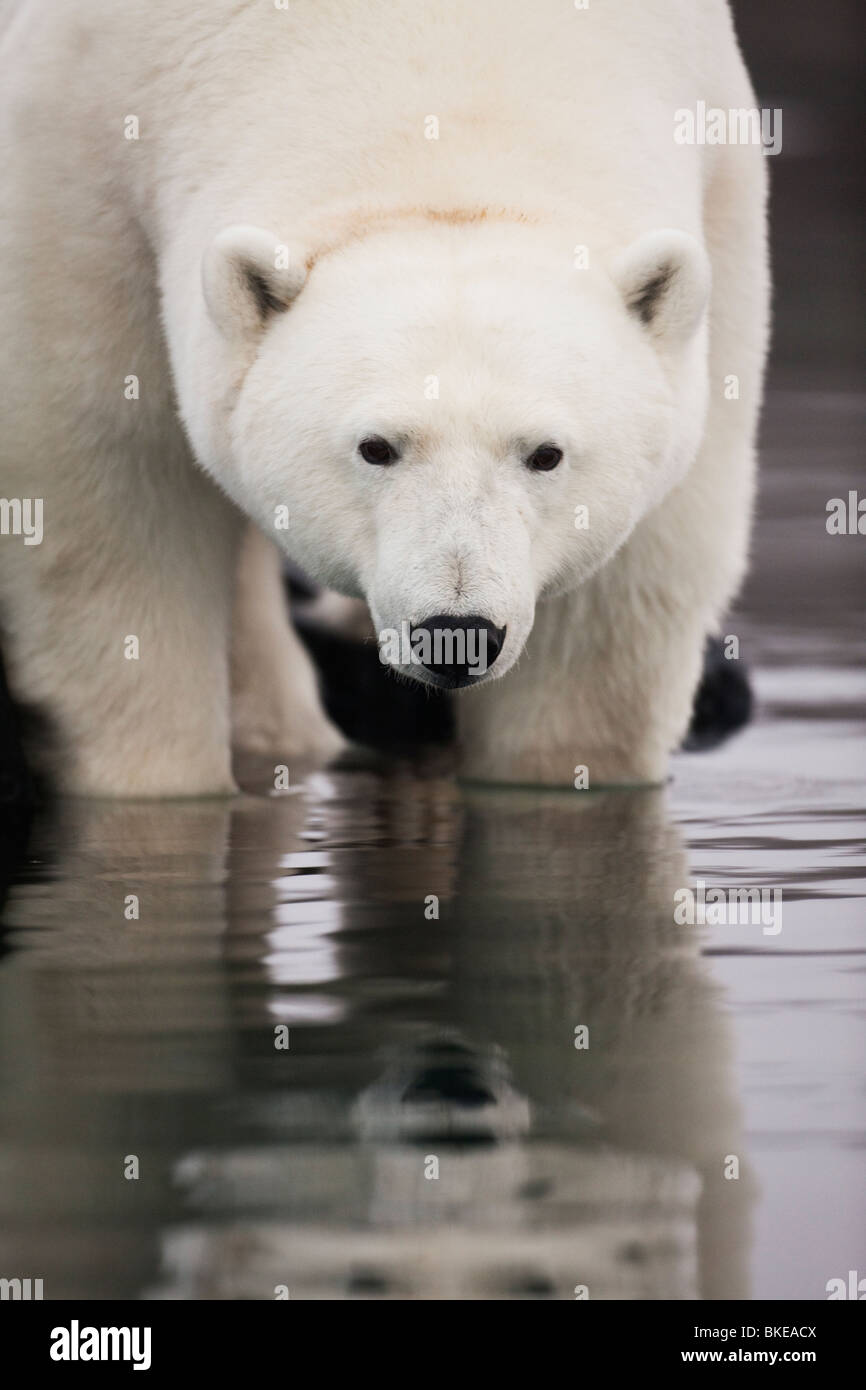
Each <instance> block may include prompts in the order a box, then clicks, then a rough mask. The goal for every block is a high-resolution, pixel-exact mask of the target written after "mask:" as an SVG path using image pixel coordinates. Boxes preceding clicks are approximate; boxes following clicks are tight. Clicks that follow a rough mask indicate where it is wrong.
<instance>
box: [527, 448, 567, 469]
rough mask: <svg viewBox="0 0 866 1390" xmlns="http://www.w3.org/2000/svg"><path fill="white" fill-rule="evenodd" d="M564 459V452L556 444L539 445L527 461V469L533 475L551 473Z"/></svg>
mask: <svg viewBox="0 0 866 1390" xmlns="http://www.w3.org/2000/svg"><path fill="white" fill-rule="evenodd" d="M561 459H562V450H561V449H558V448H557V447H556V445H555V444H539V446H538V448H537V449H535V450H533V452H532V453H531V454H530V455H529V458H528V459H527V460H526V467H527V468H531V469H532V471H533V473H549V472H550V470H551V468H555V467H556V465H557V464H558V463H559V462H560V461H561Z"/></svg>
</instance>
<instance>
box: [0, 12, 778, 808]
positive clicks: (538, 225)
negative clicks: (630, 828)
mask: <svg viewBox="0 0 866 1390" xmlns="http://www.w3.org/2000/svg"><path fill="white" fill-rule="evenodd" d="M2 66H3V77H4V82H3V88H4V96H3V98H2V107H0V120H2V136H0V138H2V154H3V162H4V168H5V169H6V170H7V174H6V178H7V188H6V196H5V197H4V215H5V218H6V220H5V222H4V225H3V229H2V238H3V241H2V247H0V252H2V254H0V307H2V313H3V320H2V321H3V324H4V330H3V344H2V354H3V360H2V363H0V369H2V373H3V377H4V380H5V381H6V383H7V391H6V400H7V402H8V403H7V405H6V406H5V407H4V412H3V421H2V429H3V475H2V493H3V495H6V496H14V495H20V496H36V495H38V496H42V497H44V500H45V539H44V542H43V544H42V545H41V546H39V547H29V548H26V549H24V548H22V547H21V546H20V545H18V546H17V547H16V545H14V544H12V543H10V539H9V538H5V537H4V538H3V539H2V541H0V566H2V582H3V615H2V616H3V622H4V625H5V636H6V640H7V645H8V654H9V661H10V671H11V679H12V683H13V688H14V689H15V691H16V693H18V694H20V695H22V696H24V697H26V698H29V699H33V700H37V701H41V702H43V703H45V704H47V705H48V706H49V707H50V708H51V709H52V710H53V711H54V713H55V714H56V716H57V717H58V719H59V722H60V728H61V731H62V733H63V734H64V735H65V736H66V747H67V749H68V758H67V761H66V763H65V766H64V769H63V770H64V774H65V781H66V784H67V785H68V786H69V787H71V788H72V789H73V790H78V791H85V792H96V793H104V794H112V795H115V794H130V793H138V794H156V795H161V794H162V795H164V794H181V793H188V794H195V793H204V792H220V791H224V790H226V789H228V788H229V787H230V786H231V774H230V767H229V735H230V727H231V723H232V718H231V715H230V711H229V650H230V646H231V645H232V638H231V629H232V612H233V604H234V587H233V582H232V581H233V575H234V569H235V563H236V556H237V552H238V535H239V529H238V513H237V511H236V508H235V506H233V505H232V503H234V504H236V506H237V508H238V509H240V511H241V512H243V513H246V515H247V516H249V517H250V518H252V520H253V521H254V522H255V523H257V525H258V526H259V527H260V528H261V529H262V530H263V531H264V532H265V533H266V534H268V535H270V536H273V538H274V539H275V540H276V541H278V542H279V543H281V544H282V545H283V546H284V548H285V549H286V551H287V553H288V554H289V555H291V556H292V558H294V559H295V560H296V561H297V562H299V563H300V564H301V565H303V566H304V567H305V568H306V569H307V570H308V571H310V573H311V574H312V575H313V576H314V577H316V578H317V579H318V580H320V581H321V582H322V583H324V584H326V585H328V586H330V587H331V588H334V589H337V590H339V591H340V592H342V593H344V594H347V595H353V596H357V597H363V598H365V599H366V600H367V602H368V603H369V605H370V609H371V612H372V616H373V621H374V624H375V626H376V628H377V630H381V629H383V628H386V627H399V625H400V623H401V622H402V621H408V622H410V623H411V622H417V621H419V620H422V619H424V618H425V617H428V616H430V615H432V614H436V613H443V612H444V613H451V614H456V615H459V614H481V615H482V616H485V617H487V618H489V619H490V620H491V621H492V622H494V623H495V624H496V625H497V626H507V637H506V641H505V645H504V647H503V651H502V654H501V656H500V657H499V660H498V661H497V662H496V664H495V665H494V666H493V667H492V668H491V670H490V673H489V677H488V679H487V680H486V681H485V682H484V683H482V684H481V685H480V686H479V688H477V689H474V690H472V691H469V692H466V693H465V694H463V695H461V696H460V697H459V714H460V731H461V745H462V750H463V766H464V769H465V771H467V772H468V773H470V774H473V775H477V776H481V777H486V778H493V779H505V780H530V781H532V780H537V781H543V782H552V783H564V784H568V783H570V781H571V780H572V776H573V769H574V767H575V765H577V764H586V765H587V766H588V768H589V772H590V779H591V784H598V783H600V782H608V781H643V780H657V779H659V778H661V777H663V775H664V770H665V765H666V759H667V756H668V753H669V751H670V750H671V748H672V747H674V746H675V745H676V743H677V742H678V740H679V739H680V737H681V735H682V733H683V731H684V728H685V725H686V723H687V720H688V714H689V709H690V703H691V698H692V693H693V690H694V686H695V682H696V680H697V677H698V673H699V669H700V654H701V649H702V645H703V640H704V637H705V634H706V633H707V632H708V631H709V630H711V629H712V628H713V626H714V625H715V624H716V623H717V621H718V620H719V618H720V616H721V614H722V612H723V611H724V608H725V606H726V604H727V603H728V602H729V600H730V598H731V596H732V593H733V592H734V590H735V588H736V586H737V584H738V582H739V579H740V577H741V575H742V572H743V568H744V564H745V558H746V546H747V538H748V532H749V520H750V513H751V502H752V490H753V438H754V431H755V424H756V416H757V410H758V405H759V397H760V389H761V374H762V366H763V359H764V353H765V343H766V330H767V271H766V245H765V243H766V237H765V221H764V170H763V160H762V155H761V153H760V150H758V149H756V148H755V147H753V146H710V147H702V146H683V145H678V144H676V143H675V141H674V138H673V128H674V112H675V110H676V109H677V108H678V107H682V106H686V105H688V104H689V102H692V101H694V100H698V99H705V100H706V101H707V102H710V103H712V104H718V105H721V106H725V107H728V106H746V105H749V104H750V103H751V102H752V96H751V92H750V88H749V83H748V79H747V76H746V74H745V72H744V69H743V65H742V62H741V59H740V56H739V52H738V50H737V46H736V42H735V39H734V37H733V34H732V30H731V24H730V19H729V15H728V11H727V7H726V5H725V4H724V3H722V0H617V3H613V2H612V0H611V3H608V4H604V5H592V6H590V7H589V8H588V9H587V10H581V11H578V10H576V9H573V8H572V7H570V6H569V5H568V4H566V3H562V0H538V2H537V3H535V4H533V5H531V6H528V5H526V4H525V3H523V0H477V3H475V4H473V5H471V6H468V5H463V4H460V3H458V0H443V3H440V4H437V5H435V6H432V7H429V6H415V5H404V4H399V3H397V0H369V3H366V4H364V5H363V6H359V5H355V4H351V3H349V0H316V3H313V0H293V3H292V5H291V6H290V7H289V9H288V10H278V9H277V8H276V7H275V6H274V7H271V6H269V5H267V4H265V3H248V4H244V5H238V4H235V3H229V0H209V3H208V4H207V5H188V6H178V5H176V4H174V3H171V2H170V0H156V2H155V3H151V4H150V5H148V6H117V5H116V4H114V3H109V0H81V3H78V4H76V5H75V6H69V5H68V4H63V3H61V0H39V3H38V4H37V3H35V0H34V3H28V0H24V3H22V4H21V5H20V6H18V7H17V9H16V11H15V17H14V18H13V19H12V21H11V23H10V25H9V27H8V29H7V32H6V35H5V39H4V43H3V51H2ZM73 68H74V70H75V74H76V85H75V91H76V99H75V101H74V102H73V101H70V99H69V87H68V83H67V80H66V78H67V75H68V73H69V71H70V70H71V69H73ZM130 114H133V115H135V116H137V117H138V120H139V123H140V139H139V140H138V141H129V140H126V139H124V138H123V128H124V120H125V118H126V117H127V116H128V115H130ZM431 116H435V117H436V119H437V120H438V136H439V138H438V139H435V140H430V139H427V138H425V132H426V133H429V132H430V121H429V118H430V117H431ZM578 246H585V247H587V248H588V253H589V266H588V268H586V269H576V268H575V259H574V258H575V247H578ZM660 272H664V273H665V275H666V277H667V278H666V288H665V290H664V292H663V293H662V294H661V297H660V299H659V302H658V304H657V305H656V310H655V315H654V317H653V318H652V320H651V321H650V322H648V323H644V322H643V321H642V319H641V317H640V314H639V313H638V312H637V310H636V308H635V300H636V299H639V297H640V290H641V287H642V286H643V285H645V284H646V283H647V281H648V280H651V279H652V277H653V276H654V275H658V274H659V273H660ZM256 286H257V287H258V294H256V293H255V292H254V288H255V287H256ZM710 286H712V290H711V298H710V299H709V302H708V295H709V294H710ZM263 289H264V290H265V291H266V301H267V304H268V305H269V306H270V307H268V308H267V309H266V311H262V308H261V303H262V298H261V291H262V290H263ZM166 349H167V350H166ZM129 373H135V374H136V375H138V376H139V379H140V382H141V397H140V400H138V401H136V402H131V401H127V400H125V399H124V395H123V382H124V378H125V377H126V376H127V375H128V374H129ZM730 374H735V375H736V376H737V377H738V378H739V398H738V399H736V400H728V399H726V398H725V394H724V380H725V378H726V377H727V376H728V375H730ZM432 378H436V380H437V382H438V396H433V395H432V392H431V387H430V383H431V379H432ZM431 396H432V398H431ZM175 400H176V402H177V407H178V409H179V415H180V420H181V421H182V425H183V428H182V427H181V423H180V422H179V421H178V418H177V415H176V413H175ZM371 433H376V434H382V435H384V436H386V437H387V438H389V439H393V440H396V441H398V442H399V444H400V447H401V459H400V461H399V462H398V463H397V464H395V465H393V466H391V467H389V468H376V467H372V466H371V465H369V464H367V463H365V462H364V461H363V460H362V459H361V458H360V456H359V455H358V452H357V445H358V443H359V441H360V440H361V439H362V438H363V437H364V436H365V435H367V434H371ZM547 441H550V442H554V443H556V444H558V445H559V446H560V447H561V448H562V449H563V450H564V455H565V457H564V459H563V462H562V463H561V464H560V466H559V468H558V469H556V470H555V471H553V472H551V473H546V474H534V473H531V472H530V471H529V470H528V469H527V468H526V467H525V462H524V460H525V457H526V456H527V454H528V453H529V452H531V450H532V449H533V448H535V447H536V446H537V445H538V444H540V443H543V442H547ZM229 498H230V499H232V501H231V502H230V501H229V500H227V499H229ZM581 505H585V506H588V508H589V514H590V526H589V529H588V530H578V529H575V526H574V515H575V507H576V506H581ZM284 507H288V509H289V514H290V524H289V527H288V530H285V531H284V530H279V529H276V528H275V525H274V523H275V518H276V516H277V514H278V509H280V508H284ZM266 587H268V591H269V593H270V595H271V598H270V599H269V600H263V602H265V601H267V602H268V603H269V604H270V612H271V618H270V619H268V620H266V621H265V623H264V627H265V630H266V632H267V634H268V638H267V642H266V643H264V646H269V647H270V648H271V659H270V661H267V660H264V661H263V663H262V671H263V672H266V670H267V668H269V669H270V674H269V675H267V674H263V676H262V679H263V681H266V682H267V685H268V688H269V689H270V690H271V692H272V694H271V695H270V696H267V697H265V699H264V701H263V702H259V706H258V708H257V709H255V710H254V712H253V714H252V715H251V716H250V718H249V720H245V718H244V717H243V715H242V714H241V715H240V722H239V717H238V715H239V711H240V709H241V707H242V704H243V702H242V701H238V702H237V711H236V717H235V721H234V727H235V730H236V733H237V735H238V738H239V741H241V742H244V741H246V742H247V743H252V745H253V746H255V747H257V748H258V749H259V750H261V748H262V744H263V742H266V741H267V740H268V739H269V738H271V737H272V738H274V739H275V740H277V741H282V742H283V743H290V744H291V745H292V747H295V746H296V745H297V738H296V736H295V734H294V730H293V729H289V728H288V727H287V725H294V724H297V723H302V724H303V723H305V722H308V720H307V715H308V714H309V711H310V706H311V702H312V698H313V694H312V686H311V680H310V672H309V669H308V668H307V667H306V666H304V667H301V668H300V673H299V674H296V675H295V676H292V675H291V674H290V671H291V670H292V669H294V670H295V671H296V672H298V671H299V668H298V667H297V661H298V653H297V650H296V646H297V644H293V643H292V640H291V636H290V633H289V629H288V627H287V625H286V623H285V616H284V614H280V613H279V612H278V611H277V610H276V609H275V604H276V600H275V599H274V597H273V595H274V592H275V586H274V585H273V583H271V584H270V585H269V586H266ZM241 588H242V589H243V585H242V586H241ZM248 588H249V586H247V590H248ZM244 609H245V610H246V611H247V613H249V612H250V611H251V610H250V604H249V602H248V601H247V602H246V604H239V605H237V606H236V608H235V626H237V621H238V614H239V613H241V614H242V612H243V611H244ZM254 610H255V605H254V604H253V605H252V611H253V614H254ZM240 621H241V622H243V621H244V619H243V617H242V616H241V619H240ZM278 633H280V634H282V635H281V636H280V637H278V636H277V635H276V634H278ZM126 634H136V635H138V637H139V640H140V647H141V658H140V660H139V661H138V662H127V661H126V660H125V659H124V656H123V639H124V636H125V635H126ZM234 648H235V652H236V653H237V652H238V651H239V650H244V651H246V652H255V651H256V650H258V651H259V652H262V651H263V643H262V642H261V641H258V642H257V641H256V640H255V639H253V640H251V641H250V642H248V643H247V644H246V647H244V646H243V640H242V638H241V637H240V636H239V635H238V634H237V633H236V636H235V639H234ZM251 659H252V658H251ZM237 664H238V663H237V658H236V660H235V667H236V669H237ZM418 670H419V668H417V667H413V668H412V674H415V675H417V674H418ZM247 677H248V679H247V687H248V691H249V688H250V687H254V686H255V684H256V681H255V676H254V674H253V673H252V671H251V670H250V669H248V670H247ZM293 684H294V685H295V686H297V687H298V688H302V689H303V690H305V691H306V694H305V695H303V697H302V698H301V701H300V703H301V704H302V705H303V710H304V713H303V715H299V714H298V711H297V710H295V709H294V704H295V701H294V698H293V697H291V698H289V697H287V693H286V692H287V691H288V690H289V688H290V687H291V686H292V685H293ZM246 705H247V708H248V709H249V708H250V705H249V700H247V701H246ZM312 707H313V709H315V705H314V704H313V706H312ZM276 709H279V710H282V711H283V712H284V714H285V717H283V714H279V715H275V714H274V711H275V710H276ZM310 719H311V720H312V722H313V723H314V724H315V725H316V728H318V729H319V733H320V734H321V737H320V738H318V737H317V738H314V740H313V741H314V742H318V743H319V744H320V746H322V745H328V746H330V745H331V744H332V743H333V731H332V730H330V728H329V726H326V725H325V724H324V722H323V717H322V716H321V714H320V713H318V712H317V713H316V714H315V715H310ZM245 722H246V723H249V724H251V725H252V732H251V733H250V735H249V737H248V738H246V739H245V737H244V729H243V727H242V726H243V724H244V723H245ZM267 730H270V731H271V732H270V734H267ZM274 751H275V752H278V751H280V750H279V749H277V748H275V749H274Z"/></svg>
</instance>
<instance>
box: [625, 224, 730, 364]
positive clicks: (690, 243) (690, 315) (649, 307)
mask: <svg viewBox="0 0 866 1390" xmlns="http://www.w3.org/2000/svg"><path fill="white" fill-rule="evenodd" d="M611 269H612V273H613V278H614V280H615V282H616V284H617V285H618V286H619V290H620V293H621V294H622V297H623V299H624V300H625V303H626V308H627V309H628V311H629V313H631V314H634V316H635V318H636V319H638V320H639V321H640V322H641V323H642V324H643V325H644V326H645V327H646V328H647V330H648V331H649V332H650V333H651V334H652V335H653V337H655V338H657V339H659V341H663V342H668V343H670V344H672V345H676V344H678V343H679V344H682V343H684V342H686V341H687V340H688V339H689V338H690V337H691V336H692V334H693V333H694V331H695V329H696V328H697V326H698V323H699V322H700V319H701V316H702V314H703V312H704V310H705V308H706V306H707V300H708V299H709V294H710V263H709V259H708V257H707V255H706V252H705V251H704V250H703V248H702V247H701V246H700V245H699V244H698V242H697V241H695V239H694V237H692V236H689V235H688V233H686V232H680V231H675V230H673V229H671V230H663V231H657V232H649V233H648V234H647V235H646V236H642V237H640V238H639V239H638V240H637V241H635V242H633V243H632V245H631V246H630V247H629V248H628V250H627V251H624V252H622V254H621V255H619V256H618V257H617V259H616V260H615V261H614V263H613V266H612V267H611Z"/></svg>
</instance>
